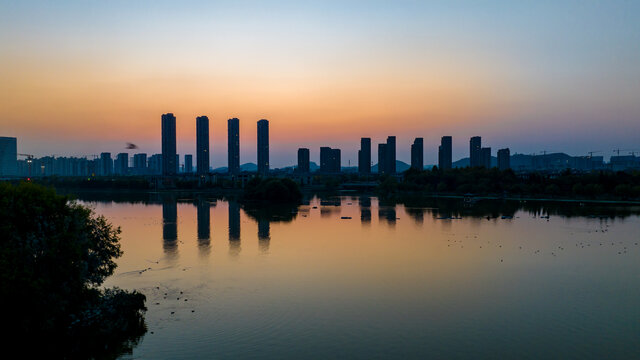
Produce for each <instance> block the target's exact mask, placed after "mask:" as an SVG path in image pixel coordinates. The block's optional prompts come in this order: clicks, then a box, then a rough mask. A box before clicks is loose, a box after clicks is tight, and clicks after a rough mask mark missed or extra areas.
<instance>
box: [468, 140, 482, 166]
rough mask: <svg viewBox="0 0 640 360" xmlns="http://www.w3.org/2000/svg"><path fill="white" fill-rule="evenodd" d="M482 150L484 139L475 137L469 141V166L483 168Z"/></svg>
mask: <svg viewBox="0 0 640 360" xmlns="http://www.w3.org/2000/svg"><path fill="white" fill-rule="evenodd" d="M480 149H482V138H481V137H480V136H474V137H472V138H471V140H469V166H471V167H476V166H482V163H481V160H480Z"/></svg>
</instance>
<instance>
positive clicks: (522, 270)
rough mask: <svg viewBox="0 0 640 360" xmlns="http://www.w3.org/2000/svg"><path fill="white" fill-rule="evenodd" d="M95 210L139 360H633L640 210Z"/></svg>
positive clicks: (350, 204)
mask: <svg viewBox="0 0 640 360" xmlns="http://www.w3.org/2000/svg"><path fill="white" fill-rule="evenodd" d="M90 204H91V205H92V206H94V207H95V209H96V212H97V213H99V214H104V215H105V216H106V217H107V218H108V219H109V220H111V221H112V222H113V223H114V224H119V225H120V226H121V227H122V249H123V250H124V256H123V257H122V258H120V259H119V260H118V264H119V266H118V269H117V271H116V274H115V275H114V276H112V277H111V278H109V279H108V281H107V282H106V283H105V286H107V287H110V286H120V287H123V288H127V289H138V290H140V291H142V292H143V293H144V294H145V295H146V296H147V306H148V312H147V314H146V321H147V324H148V327H149V332H148V333H147V334H146V335H145V337H144V338H143V340H142V341H141V343H140V344H139V345H138V346H137V347H136V348H135V349H134V353H133V355H132V357H133V358H172V359H175V358H184V359H188V358H240V357H242V358H265V357H266V358H367V359H370V358H425V357H433V358H504V357H509V358H531V359H533V358H542V357H545V358H549V357H551V358H581V359H583V358H594V359H595V358H637V357H639V356H640V348H639V347H638V343H639V341H640V337H639V336H640V308H639V307H638V303H640V277H639V276H638V274H640V261H639V260H640V246H638V241H639V240H640V239H638V233H637V229H638V226H639V225H640V219H639V218H638V215H637V213H638V211H637V209H633V208H631V209H630V208H626V209H627V210H620V209H621V208H614V210H616V211H617V215H616V213H612V212H611V211H610V210H608V211H607V210H605V208H603V207H594V206H591V205H585V206H579V205H578V204H575V205H556V206H553V207H549V206H548V205H544V204H543V205H535V204H527V203H523V204H519V203H490V202H489V203H487V202H484V203H483V202H480V203H477V204H475V205H471V206H466V207H465V206H464V204H463V203H462V201H439V202H433V203H429V204H428V208H425V207H408V206H404V205H395V204H391V205H381V204H380V202H379V201H378V200H377V199H376V198H369V197H366V196H364V197H353V198H352V197H337V198H335V197H332V198H326V199H323V200H322V201H321V200H320V199H318V198H314V199H312V200H311V201H310V202H308V204H305V205H302V206H300V207H297V208H296V207H289V208H279V209H275V210H274V209H270V210H265V209H261V210H255V209H251V208H246V207H244V208H243V207H242V206H240V205H238V204H237V203H234V202H231V203H230V202H227V201H222V200H217V201H216V200H211V199H206V198H199V199H194V198H185V199H180V200H179V201H178V198H176V197H165V198H160V197H157V198H154V199H151V201H146V202H137V203H128V202H111V201H99V202H90ZM521 206H525V207H524V208H523V207H521ZM629 209H630V210H629ZM547 211H548V212H547ZM621 211H622V212H621ZM544 214H550V217H549V219H546V218H543V217H541V215H544ZM503 215H505V218H502V216H503ZM487 216H489V217H490V219H489V220H487V218H486V217H487ZM511 216H513V218H510V217H511ZM449 217H454V218H455V219H450V218H449ZM458 217H459V219H458ZM209 234H210V236H209V237H207V235H209ZM145 269H146V270H145ZM165 294H166V295H165ZM172 312H173V314H172Z"/></svg>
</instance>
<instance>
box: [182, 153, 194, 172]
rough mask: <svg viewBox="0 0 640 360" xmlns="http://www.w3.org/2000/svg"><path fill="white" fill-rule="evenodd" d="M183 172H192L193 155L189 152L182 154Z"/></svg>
mask: <svg viewBox="0 0 640 360" xmlns="http://www.w3.org/2000/svg"><path fill="white" fill-rule="evenodd" d="M184 172H185V173H187V174H192V173H193V155H191V154H186V155H185V156H184Z"/></svg>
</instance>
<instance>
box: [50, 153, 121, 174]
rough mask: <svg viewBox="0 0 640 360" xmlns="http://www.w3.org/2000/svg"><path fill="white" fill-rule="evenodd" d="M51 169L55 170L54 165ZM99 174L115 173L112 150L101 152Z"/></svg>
mask: <svg viewBox="0 0 640 360" xmlns="http://www.w3.org/2000/svg"><path fill="white" fill-rule="evenodd" d="M50 168H51V170H54V169H55V168H54V166H50ZM99 170H100V172H99V175H101V176H111V175H113V160H112V159H111V153H110V152H103V153H100V166H99Z"/></svg>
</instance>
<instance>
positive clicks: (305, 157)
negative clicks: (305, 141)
mask: <svg viewBox="0 0 640 360" xmlns="http://www.w3.org/2000/svg"><path fill="white" fill-rule="evenodd" d="M297 170H298V172H299V173H301V174H307V173H309V172H310V170H311V169H310V153H309V149H307V148H300V149H298V169H297Z"/></svg>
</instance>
